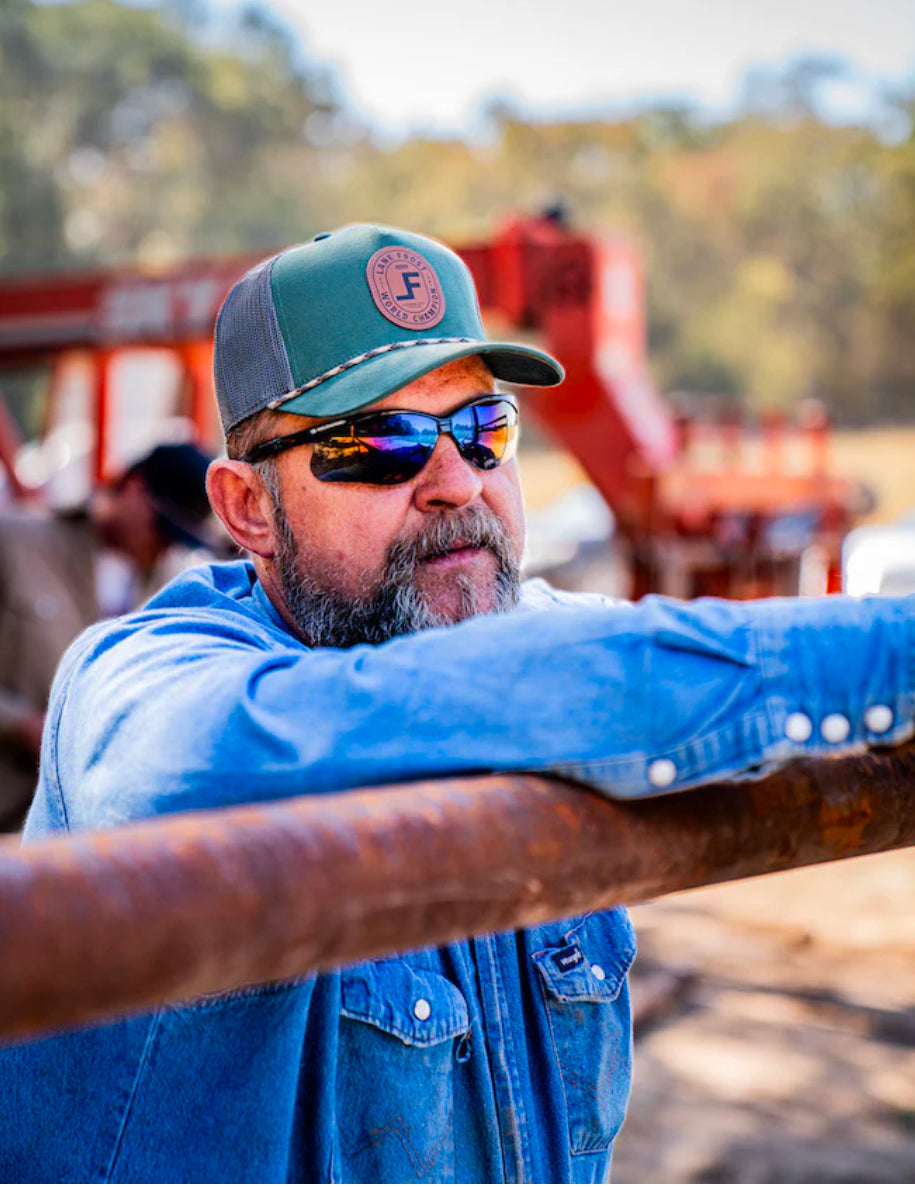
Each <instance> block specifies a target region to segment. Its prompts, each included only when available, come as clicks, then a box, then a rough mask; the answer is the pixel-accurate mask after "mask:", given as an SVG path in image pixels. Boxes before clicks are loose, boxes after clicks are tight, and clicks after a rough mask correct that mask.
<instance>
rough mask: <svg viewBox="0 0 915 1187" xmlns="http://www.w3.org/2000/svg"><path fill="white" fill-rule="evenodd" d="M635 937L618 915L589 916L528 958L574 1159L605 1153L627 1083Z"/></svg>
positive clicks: (621, 1114)
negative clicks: (532, 966) (535, 976)
mask: <svg viewBox="0 0 915 1187" xmlns="http://www.w3.org/2000/svg"><path fill="white" fill-rule="evenodd" d="M635 953H636V944H635V934H634V932H633V930H632V925H631V923H630V922H629V916H628V914H627V913H626V911H625V910H623V909H622V908H617V909H616V910H613V911H605V912H601V913H600V914H598V915H593V916H588V917H586V918H585V919H584V920H580V921H578V922H577V923H576V924H574V925H573V926H572V927H571V928H570V929H569V930H568V931H566V933H565V935H564V936H563V937H562V941H561V942H560V943H558V944H556V945H554V946H550V947H546V948H543V949H541V950H540V951H538V952H535V953H534V954H533V960H534V963H535V964H536V966H537V969H538V972H539V974H540V985H541V989H542V991H543V998H544V1002H545V1006H546V1012H547V1017H548V1019H549V1026H550V1033H551V1036H552V1040H553V1050H554V1054H555V1057H556V1063H557V1066H558V1068H559V1073H560V1077H561V1079H562V1087H563V1092H564V1093H565V1101H566V1112H567V1115H568V1119H569V1141H570V1147H571V1152H572V1153H573V1154H591V1153H597V1152H599V1151H602V1150H606V1149H608V1147H609V1146H610V1145H611V1144H612V1142H613V1139H614V1138H615V1137H616V1134H617V1133H618V1131H619V1128H620V1126H621V1125H622V1123H623V1119H624V1117H625V1115H626V1102H627V1100H628V1097H629V1085H630V1082H631V1078H632V1021H631V1015H630V1007H629V988H628V983H627V974H628V972H629V969H630V967H631V965H632V962H633V960H634V959H635Z"/></svg>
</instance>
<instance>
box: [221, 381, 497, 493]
mask: <svg viewBox="0 0 915 1187" xmlns="http://www.w3.org/2000/svg"><path fill="white" fill-rule="evenodd" d="M491 404H507V405H508V406H509V407H510V408H512V409H513V410H514V412H515V415H516V416H518V415H520V413H519V410H518V405H517V404H516V403H515V401H514V400H512V399H511V398H510V397H509V396H505V395H501V394H500V393H499V392H492V393H486V394H485V395H480V396H474V397H473V399H471V400H468V401H467V402H466V403H464V404H462V405H461V406H460V408H456V409H455V410H454V412H452V413H451V414H450V415H449V416H435V415H433V414H432V413H431V412H421V411H420V410H419V409H416V408H383V409H381V410H379V411H366V412H362V413H357V414H356V415H355V416H347V417H341V418H339V419H337V420H331V421H326V422H325V423H324V424H320V425H312V426H311V427H310V428H307V429H300V430H299V431H298V432H297V433H287V434H286V435H285V436H283V437H271V438H270V440H268V441H262V442H261V443H260V444H259V445H255V446H254V447H253V448H251V449H249V450H248V452H247V453H246V454H245V455H244V457H243V458H242V459H241V460H242V461H243V462H247V463H248V464H249V465H256V464H257V463H258V462H265V461H267V460H268V458H272V457H276V455H277V454H279V453H284V452H285V451H286V450H287V449H294V448H296V446H298V445H309V444H315V443H317V444H320V443H321V442H322V441H323V440H326V439H329V438H333V437H334V436H335V435H337V434H338V433H339V431H340V429H341V428H342V427H344V426H346V427H348V428H349V435H350V436H352V437H358V436H359V435H360V434H359V432H358V427H359V424H360V422H364V423H367V422H369V421H377V419H378V418H379V417H382V418H387V417H388V416H391V417H395V416H418V417H421V418H422V419H423V420H424V421H431V422H433V423H434V424H435V426H436V429H437V436H438V437H441V436H449V437H450V438H451V439H452V441H454V443H455V445H456V446H457V447H458V450H459V451H460V454H461V457H463V458H464V459H465V461H470V462H471V463H472V464H474V465H475V464H476V463H474V462H473V459H472V458H470V457H468V456H467V454H466V453H465V452H464V446H463V445H462V443H461V441H460V440H459V439H458V437H457V436H456V435H455V433H454V431H453V427H452V422H453V420H454V418H455V417H456V416H458V415H459V413H461V412H464V411H466V410H467V409H468V408H474V407H477V406H480V405H483V406H487V405H491ZM431 453H432V450H431V449H430V451H429V455H430V456H431ZM428 460H429V458H428V457H426V458H425V459H424V461H423V463H422V465H425V464H426V462H427V461H428ZM501 461H502V459H499V461H498V462H497V463H496V465H497V466H498V465H500V464H501ZM478 468H479V467H478ZM421 469H422V466H420V467H419V468H418V469H417V471H416V472H417V473H419V470H421ZM321 481H325V482H326V481H334V480H333V479H327V478H323V479H321ZM404 481H407V479H404Z"/></svg>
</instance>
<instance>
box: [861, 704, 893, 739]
mask: <svg viewBox="0 0 915 1187" xmlns="http://www.w3.org/2000/svg"><path fill="white" fill-rule="evenodd" d="M864 724H865V725H866V726H867V728H868V729H869V730H870V732H871V733H872V734H885V733H886V731H887V730H888V729H889V728H890V726H891V725H892V724H893V710H892V709H891V708H890V707H889V705H871V706H870V707H869V708H868V709H866V710H865V711H864Z"/></svg>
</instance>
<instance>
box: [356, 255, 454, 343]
mask: <svg viewBox="0 0 915 1187" xmlns="http://www.w3.org/2000/svg"><path fill="white" fill-rule="evenodd" d="M365 278H366V280H367V281H368V284H369V291H370V292H371V294H372V300H373V301H374V302H375V306H376V308H377V309H378V311H379V313H383V314H384V316H385V317H386V318H387V319H388V321H391V322H393V323H394V325H396V326H406V327H407V328H408V329H411V330H428V329H430V328H431V327H432V326H437V325H438V323H439V322H440V321H441V320H442V318H443V317H444V316H445V294H444V292H443V291H442V286H441V282H440V281H439V278H438V277H437V276H436V274H435V269H434V268H433V267H432V265H431V264H430V263H429V261H428V260H427V259H425V257H423V256H421V255H420V254H419V252H418V251H412V250H411V249H410V248H409V247H397V246H395V247H383V248H382V249H381V250H380V251H376V252H375V254H374V255H373V256H372V258H371V259H370V260H369V262H368V266H367V267H366V270H365Z"/></svg>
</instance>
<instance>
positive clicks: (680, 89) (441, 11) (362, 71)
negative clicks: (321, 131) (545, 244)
mask: <svg viewBox="0 0 915 1187" xmlns="http://www.w3.org/2000/svg"><path fill="white" fill-rule="evenodd" d="M210 3H212V4H215V5H216V6H226V5H232V4H234V3H237V0H210ZM262 3H263V5H264V6H265V7H269V8H271V9H272V10H273V11H274V12H276V13H279V14H282V15H283V16H284V17H285V18H286V19H287V20H288V22H289V23H290V24H293V25H294V26H295V28H296V29H297V30H299V32H300V33H301V34H302V37H303V39H304V42H305V45H306V48H307V50H308V51H309V52H310V54H311V56H313V57H315V58H317V59H319V60H324V61H327V62H329V63H331V64H333V65H334V66H335V67H336V69H337V72H338V76H339V78H340V81H341V83H342V88H343V91H344V93H345V95H346V96H347V98H348V99H349V101H350V104H351V106H352V107H353V108H354V110H355V112H356V114H358V115H359V116H361V117H362V118H363V119H365V120H368V121H370V122H372V123H374V124H375V125H376V126H377V127H379V128H381V129H383V130H387V131H389V132H392V133H394V134H397V133H401V134H403V133H406V132H407V131H409V130H416V129H429V130H435V131H439V132H446V133H455V134H462V133H466V131H467V130H468V129H469V128H471V127H472V125H473V122H474V115H475V113H476V114H478V113H479V110H480V105H481V103H482V102H483V101H484V100H486V99H487V98H491V97H493V96H495V95H501V96H506V97H508V98H509V99H510V100H512V101H513V102H515V103H516V104H517V105H518V106H520V107H521V109H522V110H523V111H525V112H526V113H529V114H534V115H538V114H543V115H549V114H553V113H559V114H583V113H588V112H590V111H607V110H608V109H618V108H620V107H624V106H625V105H626V104H631V103H633V102H634V101H636V100H640V99H644V98H646V97H650V96H671V97H674V96H689V97H691V98H693V99H695V100H698V101H699V102H700V103H701V104H702V105H705V106H709V107H711V108H714V109H718V110H722V109H725V108H726V107H727V104H728V103H729V102H733V101H734V100H735V99H736V95H737V91H738V83H739V80H740V78H741V77H742V75H743V74H744V72H745V71H746V70H747V69H748V68H750V67H752V66H754V65H767V64H768V65H773V64H776V63H778V62H781V61H783V60H785V59H786V58H788V57H791V56H795V55H800V54H804V53H818V54H830V55H839V56H841V57H844V58H848V59H849V60H850V61H851V63H852V64H853V67H854V69H853V71H852V74H851V76H850V78H849V79H848V80H846V81H845V82H844V83H842V84H836V85H834V86H833V87H832V88H831V90H830V93H829V94H830V101H831V105H832V106H833V108H834V110H835V113H836V115H837V116H838V117H842V116H843V115H847V116H849V117H851V118H855V117H856V115H857V111H858V109H859V108H860V107H861V106H862V104H863V103H865V101H866V97H868V96H870V95H871V94H872V93H873V84H874V82H875V81H877V80H883V81H887V82H891V83H898V82H902V81H904V80H906V79H908V80H910V81H915V0H765V3H762V2H760V0H627V2H626V3H623V2H622V0H451V2H450V3H447V4H440V3H434V2H433V3H425V4H423V3H418V2H417V0H262Z"/></svg>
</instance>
